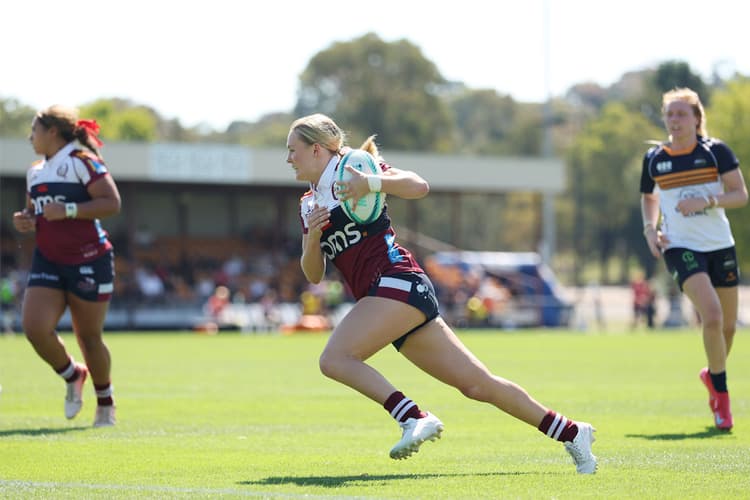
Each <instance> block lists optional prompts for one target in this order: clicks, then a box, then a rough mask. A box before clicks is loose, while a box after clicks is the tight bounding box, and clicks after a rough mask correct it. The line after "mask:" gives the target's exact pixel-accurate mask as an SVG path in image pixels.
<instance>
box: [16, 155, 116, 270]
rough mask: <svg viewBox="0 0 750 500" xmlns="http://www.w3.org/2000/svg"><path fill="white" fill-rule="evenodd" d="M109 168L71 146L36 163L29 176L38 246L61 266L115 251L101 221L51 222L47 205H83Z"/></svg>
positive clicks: (27, 178)
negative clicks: (89, 187)
mask: <svg viewBox="0 0 750 500" xmlns="http://www.w3.org/2000/svg"><path fill="white" fill-rule="evenodd" d="M105 175H108V173H107V167H106V166H105V165H104V163H103V162H102V160H101V159H100V158H97V157H96V156H95V155H93V154H91V153H88V152H86V151H83V150H81V149H78V148H76V144H75V143H72V142H71V143H69V144H67V145H66V146H65V147H63V148H62V149H61V150H60V151H58V152H57V153H56V154H55V155H54V156H53V157H52V158H48V159H46V160H41V161H38V162H35V163H34V164H33V165H32V166H31V168H30V169H29V170H28V172H27V173H26V185H27V189H28V194H29V198H30V199H31V203H32V204H33V206H34V215H36V245H37V248H38V249H39V251H40V252H41V253H42V255H44V256H45V257H46V258H47V259H48V260H50V261H52V262H55V263H57V264H67V265H73V264H80V263H83V262H89V261H92V260H95V259H97V258H98V257H101V256H102V255H104V254H105V253H106V252H107V251H108V250H111V249H112V244H111V243H110V242H109V240H108V239H107V233H106V232H105V231H104V230H103V229H102V227H101V224H100V223H99V220H98V219H94V220H91V219H63V220H59V221H48V220H47V219H45V218H44V216H43V215H42V213H43V212H44V205H46V204H47V203H51V202H55V201H56V202H60V203H82V202H86V201H89V200H91V196H90V195H89V193H88V189H87V188H88V186H89V185H91V184H92V183H93V182H96V181H97V180H99V179H101V178H102V177H104V176H105Z"/></svg>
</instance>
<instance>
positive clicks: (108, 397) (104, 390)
mask: <svg viewBox="0 0 750 500" xmlns="http://www.w3.org/2000/svg"><path fill="white" fill-rule="evenodd" d="M94 390H95V391H96V404H98V405H99V406H112V405H113V404H115V402H114V400H113V399H112V384H111V383H110V382H107V383H106V384H101V385H100V384H94Z"/></svg>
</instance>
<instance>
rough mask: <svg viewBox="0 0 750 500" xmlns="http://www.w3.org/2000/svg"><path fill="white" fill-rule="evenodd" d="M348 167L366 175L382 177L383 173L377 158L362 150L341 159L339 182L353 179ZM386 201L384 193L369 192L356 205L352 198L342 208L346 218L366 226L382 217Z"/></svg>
mask: <svg viewBox="0 0 750 500" xmlns="http://www.w3.org/2000/svg"><path fill="white" fill-rule="evenodd" d="M346 165H349V166H351V167H353V168H355V169H356V170H359V171H360V172H362V173H364V174H366V175H380V174H382V173H383V170H382V169H381V168H380V164H379V163H378V162H377V161H376V160H375V158H374V157H373V156H372V155H371V154H370V153H368V152H367V151H364V150H362V149H352V150H350V151H349V152H348V153H346V154H345V155H344V157H343V158H342V159H341V163H340V164H339V168H338V171H337V180H338V181H340V182H347V181H349V180H350V179H351V178H352V175H353V174H352V173H351V172H349V171H348V170H347V169H346V168H344V167H345V166H346ZM384 201H385V194H384V193H373V192H369V193H367V194H366V195H365V196H363V197H362V198H360V199H359V200H357V203H356V205H355V204H354V200H353V199H351V198H348V199H346V200H343V201H342V202H341V208H342V209H343V210H344V213H345V214H346V216H347V217H349V218H350V219H351V220H352V221H354V222H356V223H357V224H362V225H365V224H371V223H373V222H375V221H376V220H377V218H378V217H380V214H381V212H382V211H383V203H384Z"/></svg>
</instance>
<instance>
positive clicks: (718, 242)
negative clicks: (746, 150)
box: [641, 136, 740, 252]
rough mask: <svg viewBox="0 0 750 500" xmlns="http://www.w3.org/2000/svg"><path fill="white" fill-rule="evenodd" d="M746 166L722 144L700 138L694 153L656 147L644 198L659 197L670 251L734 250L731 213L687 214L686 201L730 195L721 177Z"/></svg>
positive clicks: (646, 167)
mask: <svg viewBox="0 0 750 500" xmlns="http://www.w3.org/2000/svg"><path fill="white" fill-rule="evenodd" d="M739 164H740V162H739V160H737V157H736V156H735V155H734V153H733V152H732V150H731V149H729V147H728V146H727V145H726V144H724V143H723V142H722V141H720V140H718V139H713V138H704V137H700V136H699V137H698V143H697V144H696V146H695V148H693V149H691V150H682V151H676V150H674V149H672V148H671V147H670V146H669V145H668V144H660V145H657V146H654V147H652V148H651V149H649V150H648V152H647V153H646V154H645V155H644V157H643V168H642V171H641V193H656V194H658V195H659V208H660V209H661V214H662V223H661V231H662V232H663V233H664V235H665V236H666V237H667V238H668V239H669V244H668V246H667V248H689V249H691V250H696V251H700V252H711V251H714V250H720V249H722V248H728V247H731V246H733V245H734V237H733V236H732V230H731V228H730V226H729V220H728V219H727V216H726V212H725V211H724V209H723V208H721V207H715V208H706V209H704V210H701V211H698V212H693V213H691V214H688V215H682V213H680V211H679V210H678V209H677V204H678V203H679V202H680V200H683V199H686V198H706V199H707V200H708V199H710V196H716V195H718V194H721V193H723V192H724V187H723V184H722V182H721V175H722V174H725V173H727V172H730V171H732V170H734V169H736V168H738V166H739Z"/></svg>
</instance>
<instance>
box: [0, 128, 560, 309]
mask: <svg viewBox="0 0 750 500" xmlns="http://www.w3.org/2000/svg"><path fill="white" fill-rule="evenodd" d="M103 154H104V160H105V163H106V164H107V166H108V168H109V170H110V171H111V172H112V174H113V176H114V178H115V180H116V181H117V184H118V187H119V189H120V193H121V196H122V201H123V205H122V211H121V213H120V214H119V215H118V216H116V217H112V218H109V219H106V220H104V221H102V224H103V226H104V228H105V229H106V230H107V231H108V233H109V234H110V237H111V239H112V241H113V243H114V244H115V250H116V266H117V267H116V269H117V272H118V280H117V281H118V284H117V287H118V289H116V293H115V297H117V296H118V292H119V293H123V292H125V294H127V290H123V288H127V287H128V286H129V275H130V274H131V273H132V272H133V270H134V268H136V267H137V266H141V265H144V264H147V265H153V266H157V265H160V266H166V267H169V268H170V269H172V270H175V272H179V271H177V270H180V269H183V268H184V267H185V266H192V267H193V269H199V270H201V269H204V268H205V271H206V272H210V270H211V266H215V265H216V263H217V262H219V263H221V262H225V261H227V260H229V259H232V258H233V257H236V256H241V257H242V258H245V259H253V258H254V256H256V255H257V256H258V258H261V256H262V254H268V253H269V252H270V253H271V254H274V255H276V256H278V255H286V256H287V257H288V258H287V259H285V261H288V262H289V266H288V268H289V269H288V270H286V271H285V270H284V269H282V270H281V272H282V274H283V275H284V276H286V275H288V278H283V277H282V278H280V279H282V281H283V280H284V279H288V281H289V286H288V288H289V291H288V292H285V291H284V290H282V291H281V293H282V299H284V300H296V297H294V293H295V292H294V291H293V290H294V289H295V285H298V283H296V281H297V280H299V279H300V278H301V276H300V273H299V270H298V261H297V257H298V255H299V244H300V243H299V242H300V226H299V224H300V222H299V216H298V212H297V208H296V207H297V203H298V200H299V197H300V195H301V194H302V193H303V191H304V190H305V189H306V186H304V185H301V184H300V183H299V182H297V181H296V180H295V179H294V174H293V171H292V170H291V167H290V166H289V165H288V164H287V163H286V156H287V152H286V150H284V149H281V148H279V149H270V148H269V149H261V148H248V147H243V146H237V145H226V144H185V143H117V142H109V143H107V144H106V146H105V147H104V149H103ZM34 159H35V157H34V153H33V151H32V149H31V147H30V145H29V143H28V141H25V140H18V139H1V138H0V208H1V210H2V218H0V240H1V241H0V250H1V251H2V260H0V266H2V267H1V268H0V271H2V272H3V273H7V271H8V270H9V269H10V268H18V269H24V268H27V267H28V266H29V263H30V257H31V251H32V249H33V237H32V236H30V235H22V234H19V233H17V232H16V231H15V230H14V229H13V226H12V213H13V212H14V211H16V210H19V209H20V208H22V207H23V206H24V199H25V191H26V171H27V169H28V167H29V165H30V164H31V162H32V161H33V160H34ZM386 161H388V162H389V163H391V164H393V165H394V166H397V167H399V168H402V169H407V170H413V171H415V172H417V173H419V174H420V175H422V176H423V177H424V178H425V179H427V180H428V182H429V183H430V187H431V194H430V196H429V197H428V198H432V199H436V200H438V201H439V203H438V204H437V205H436V204H432V205H428V206H420V203H421V202H420V203H408V202H407V203H404V202H403V200H397V199H389V200H388V205H389V211H390V212H391V214H392V215H393V218H394V220H395V221H396V222H397V223H398V224H397V226H396V228H397V231H399V235H400V239H401V240H405V239H406V241H407V244H408V245H409V246H410V247H413V246H414V245H417V248H413V249H414V250H415V253H417V254H418V256H419V253H420V252H427V251H430V250H432V251H434V250H443V249H446V247H454V248H461V247H462V245H461V239H462V236H461V235H462V232H463V231H467V230H474V231H478V230H481V229H478V228H477V227H474V228H473V229H471V228H467V227H466V226H467V224H466V223H465V214H464V215H462V213H461V203H460V202H461V199H462V197H464V196H468V195H472V194H478V193H479V194H482V193H484V194H495V193H507V192H511V191H525V192H536V193H539V194H540V195H541V198H540V199H541V200H542V203H541V204H540V205H541V206H540V207H539V212H540V217H539V220H540V221H541V225H542V227H540V229H539V234H540V235H541V237H542V240H543V241H542V246H543V247H545V248H547V249H553V248H554V234H555V225H554V214H553V212H552V211H551V210H549V207H551V206H552V201H553V200H554V197H555V196H556V195H557V194H559V193H560V192H561V191H562V190H563V189H564V188H565V171H564V165H563V162H562V160H560V159H558V158H546V157H544V158H542V157H533V158H529V157H489V156H488V157H477V156H457V155H434V154H423V153H401V152H388V153H387V156H386ZM436 207H439V208H436ZM462 217H464V218H462ZM435 218H440V219H441V221H449V222H448V223H447V224H442V225H443V226H447V227H446V228H444V229H443V231H444V232H443V233H442V234H440V235H438V237H435V235H433V234H430V235H429V236H426V235H425V234H424V232H423V231H421V227H422V226H426V221H427V220H434V219H435ZM399 228H402V229H401V230H400V229H399ZM404 235H406V236H407V237H406V238H404ZM295 253H296V256H295ZM282 260H284V259H282ZM280 265H282V267H283V266H284V264H283V263H282V264H280ZM285 293H288V294H289V296H288V297H285V296H284V294H285ZM118 305H122V304H118V303H117V302H113V307H114V309H117V306H118Z"/></svg>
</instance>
